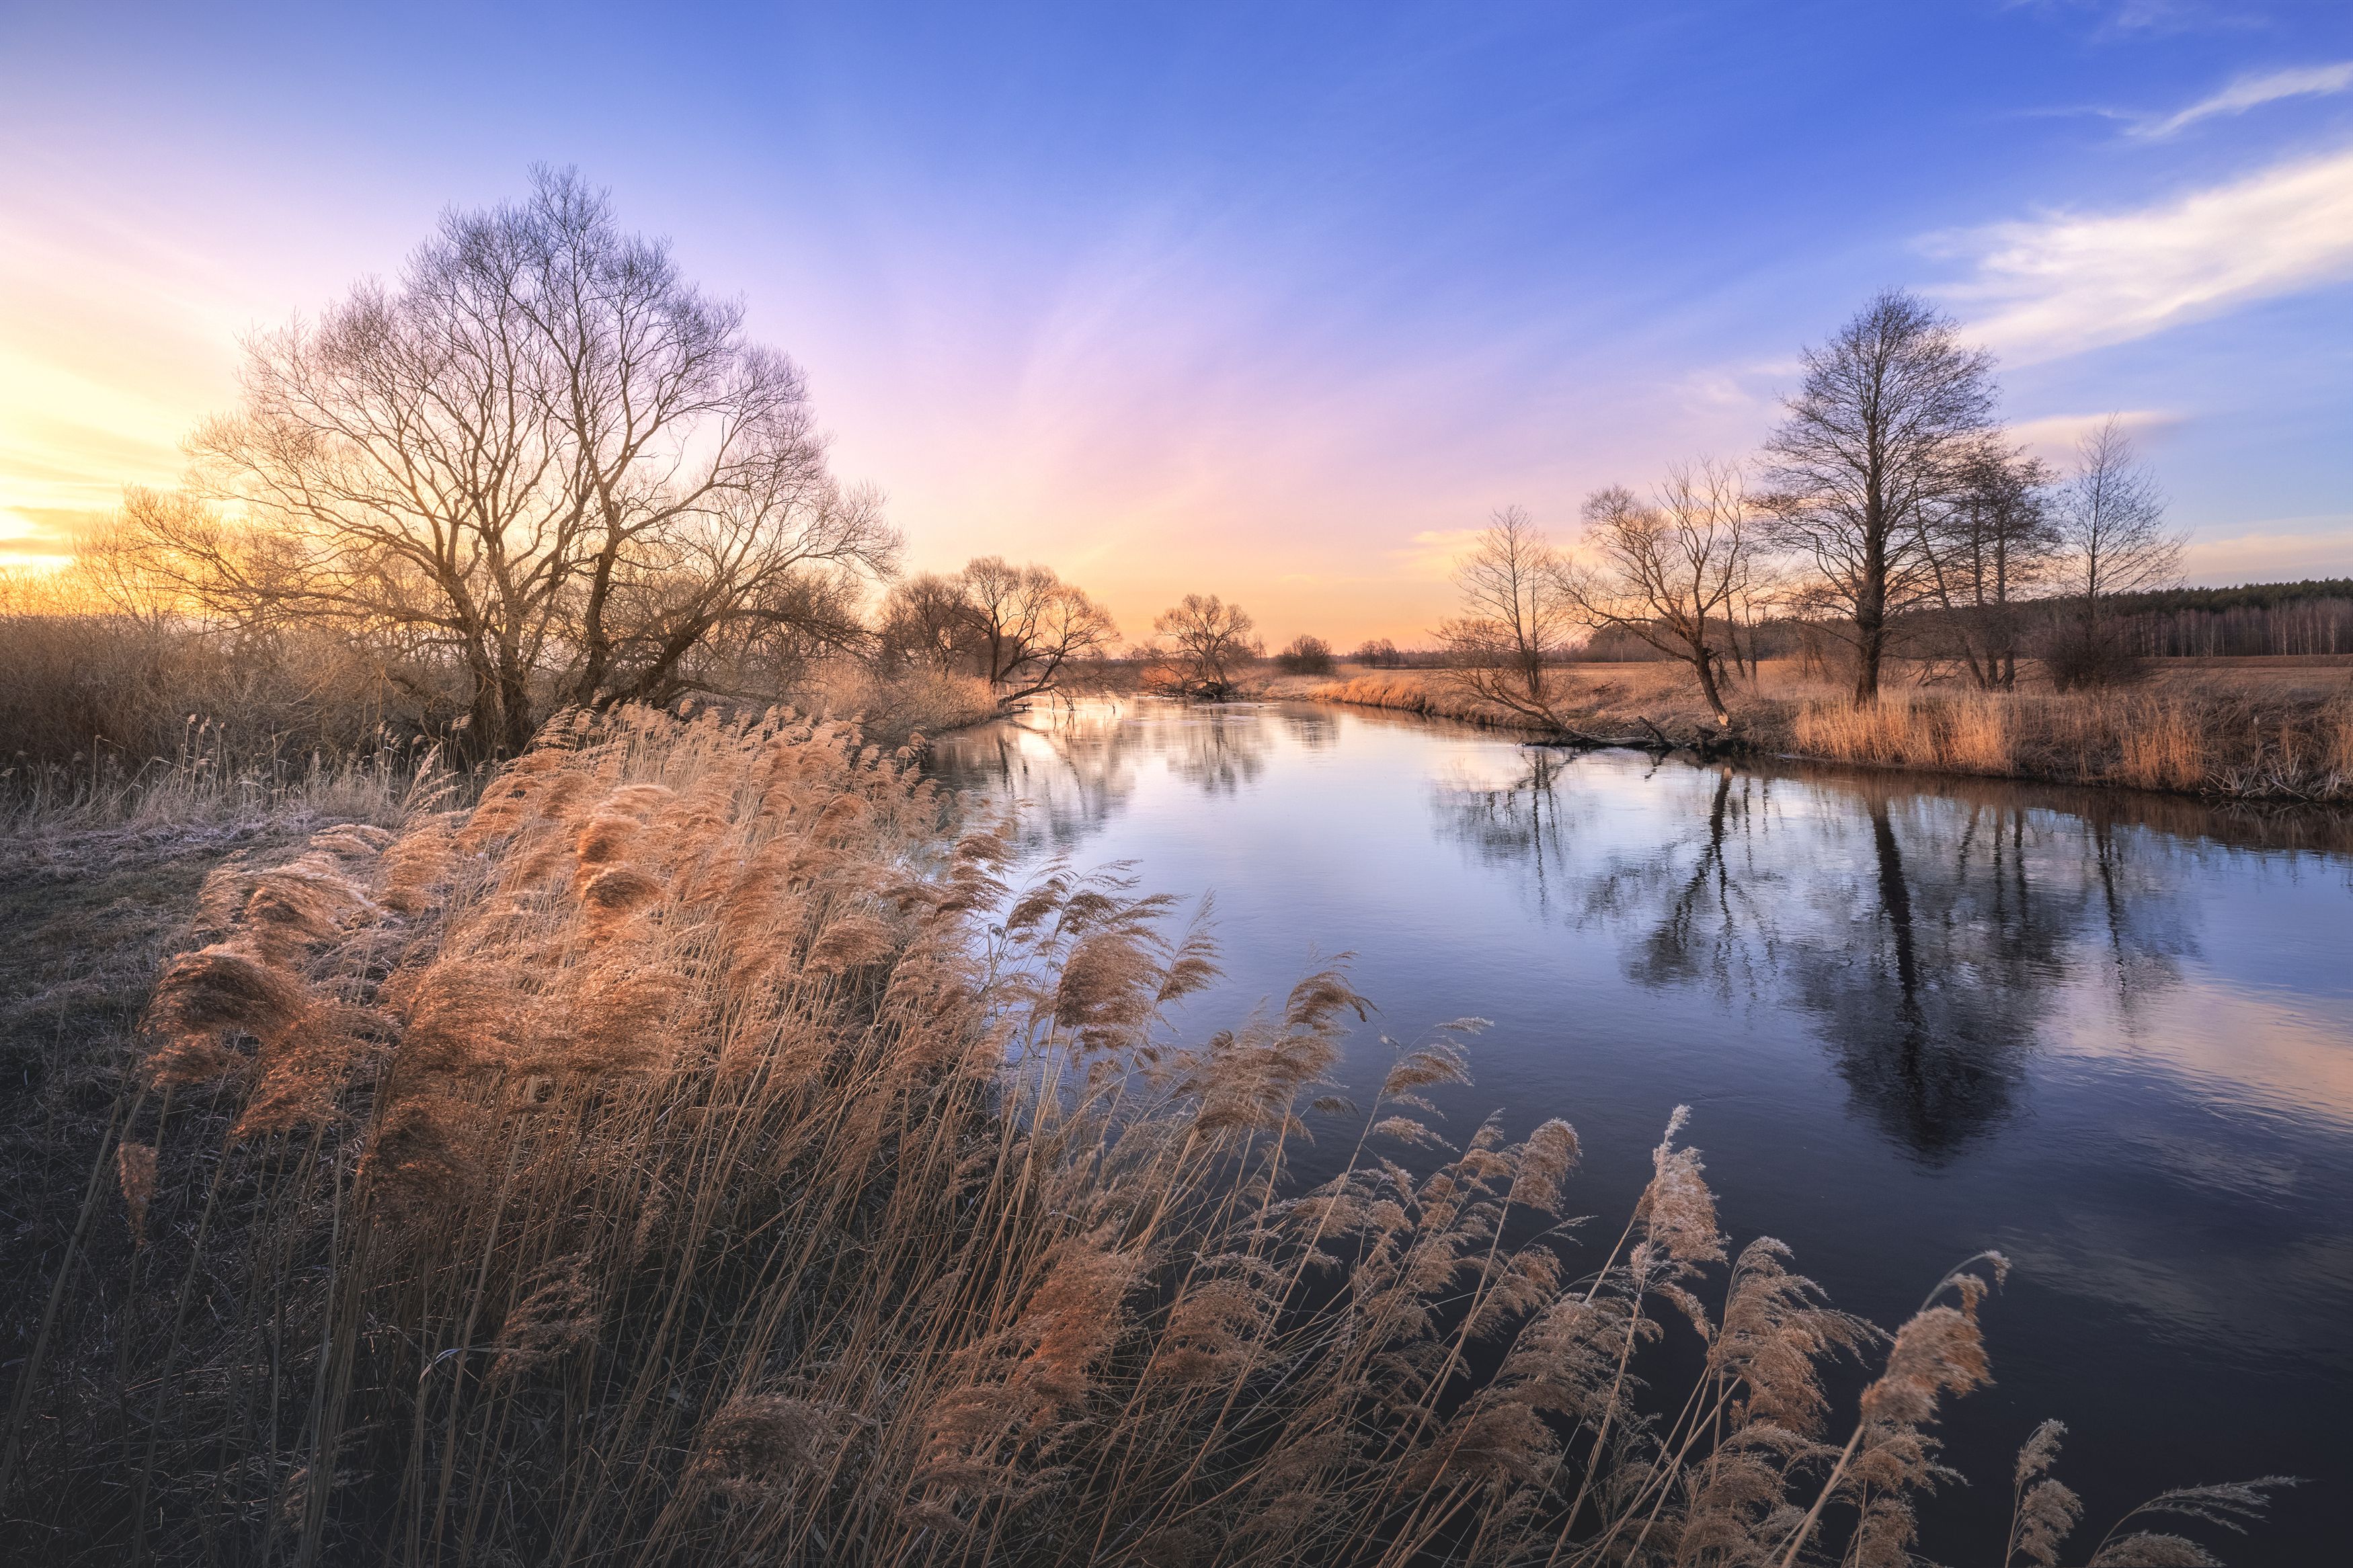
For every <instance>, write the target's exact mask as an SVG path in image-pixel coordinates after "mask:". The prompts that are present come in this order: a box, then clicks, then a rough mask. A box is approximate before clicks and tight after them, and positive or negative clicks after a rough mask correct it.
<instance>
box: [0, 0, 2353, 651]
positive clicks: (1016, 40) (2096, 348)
mask: <svg viewBox="0 0 2353 1568" xmlns="http://www.w3.org/2000/svg"><path fill="white" fill-rule="evenodd" d="M533 163H552V164H557V165H571V166H575V167H576V168H578V169H579V170H580V172H581V173H582V174H584V175H585V176H586V178H587V179H589V180H590V181H591V182H592V183H595V184H599V185H602V186H606V187H608V188H609V190H610V192H611V194H612V197H613V200H614V203H615V205H616V206H617V210H618V212H619V215H620V216H621V219H622V221H623V222H624V223H625V224H626V225H627V226H630V227H633V228H636V229H638V230H641V231H644V232H648V233H652V234H657V235H661V236H666V237H668V238H669V239H670V242H671V243H672V245H673V247H674V248H675V252H676V255H677V257H678V258H679V260H680V262H681V267H682V268H683V270H684V271H685V272H686V274H687V275H688V276H689V277H691V278H692V279H696V280H697V281H698V282H699V283H701V284H702V286H703V287H705V288H706V289H710V290H712V291H713V292H715V293H719V294H723V295H729V296H733V297H736V298H739V299H741V300H743V301H744V305H745V307H746V310H747V317H748V321H749V325H750V329H751V331H752V332H753V333H754V335H755V336H756V337H758V338H759V339H760V340H762V341H764V342H770V343H773V344H775V345H776V346H777V347H780V348H782V349H784V350H786V352H787V353H791V354H792V355H793V356H794V357H795V358H796V359H797V360H798V361H799V362H800V363H801V364H802V365H803V366H804V368H805V369H806V370H807V374H808V378H809V382H810V385H811V389H812V392H813V395H814V398H815V402H816V405H817V409H818V414H819V416H820V418H821V419H822V421H823V422H824V424H825V426H827V428H828V430H829V431H830V432H831V433H832V436H833V443H834V444H833V462H834V466H835V468H836V469H837V471H839V473H840V474H841V475H842V476H843V477H844V478H846V479H851V480H857V481H863V482H868V483H871V484H873V485H875V486H877V487H879V488H880V489H881V490H882V491H883V492H884V493H885V494H886V495H887V497H888V498H889V507H890V514H891V516H892V520H893V521H894V522H895V523H896V524H897V525H898V526H899V527H900V528H901V529H902V531H903V532H904V533H905V535H906V536H907V540H908V544H909V560H910V563H911V564H912V565H913V566H916V567H919V568H951V567H954V566H955V565H956V564H958V563H961V562H963V561H964V560H965V559H966V558H967V557H969V556H971V555H974V554H979V553H1001V554H1005V555H1008V556H1010V557H1012V558H1014V559H1016V560H1037V561H1041V562H1044V563H1048V564H1050V565H1052V566H1053V567H1055V568H1056V569H1057V570H1058V571H1060V572H1061V573H1062V574H1064V575H1065V576H1067V577H1069V578H1071V579H1072V580H1074V581H1076V582H1078V583H1080V584H1082V585H1083V586H1085V587H1087V588H1088V589H1089V590H1091V591H1092V592H1093V593H1095V594H1096V595H1098V596H1099V597H1100V598H1102V599H1103V601H1104V602H1105V603H1106V604H1107V605H1109V607H1110V608H1111V609H1112V611H1113V614H1114V615H1115V616H1116V617H1117V618H1118V620H1119V622H1120V625H1121V627H1122V629H1123V630H1124V632H1125V633H1127V634H1128V635H1129V636H1130V637H1142V636H1143V635H1145V633H1146V632H1147V631H1148V630H1149V623H1150V619H1151V617H1152V616H1153V614H1154V613H1155V611H1156V610H1158V609H1159V608H1161V607H1163V606H1164V605H1167V604H1169V603H1170V602H1172V601H1173V600H1174V599H1175V598H1176V596H1177V595H1180V594H1183V593H1186V592H1196V591H1198V592H1213V593H1218V594H1221V595H1225V596H1226V597H1228V598H1229V599H1233V600H1237V601H1239V602H1240V603H1241V604H1243V605H1245V606H1247V607H1248V608H1249V609H1250V611H1251V612H1252V613H1253V614H1254V615H1255V616H1257V619H1258V621H1259V623H1260V626H1261V629H1262V630H1263V631H1264V632H1266V633H1267V634H1268V635H1269V636H1270V637H1271V639H1273V640H1275V641H1278V642H1279V641H1281V640H1283V639H1287V638H1288V637H1291V636H1292V635H1293V634H1295V633H1299V632H1314V633H1316V634H1318V635H1321V636H1324V637H1329V638H1331V639H1332V640H1334V641H1335V642H1336V643H1339V644H1340V645H1341V646H1343V647H1348V646H1352V645H1353V644H1354V643H1355V642H1356V641H1357V640H1359V639H1361V638H1364V637H1374V636H1388V637H1396V638H1397V639H1398V640H1399V641H1401V642H1404V641H1414V640H1421V639H1423V638H1425V637H1426V636H1427V632H1428V628H1429V627H1430V626H1432V625H1433V624H1434V623H1435V622H1436V621H1437V620H1438V619H1440V617H1442V616H1444V615H1446V614H1447V613H1448V610H1449V607H1450V604H1451V590H1450V588H1449V586H1448V584H1447V582H1446V577H1447V572H1448V565H1449V562H1450V560H1451V557H1452V555H1453V553H1454V552H1456V551H1457V550H1459V549H1460V547H1461V543H1462V542H1463V541H1464V540H1465V539H1466V538H1467V537H1468V536H1469V535H1470V533H1471V532H1472V531H1475V530H1476V529H1477V528H1479V527H1480V526H1481V525H1482V523H1483V521H1485V520H1486V518H1487V517H1488V515H1489V514H1490V513H1491V512H1492V511H1493V510H1495V509H1496V508H1498V507H1502V506H1504V505H1507V504H1519V505H1524V506H1525V507H1526V508H1528V510H1530V511H1531V512H1532V513H1533V514H1534V515H1535V518H1536V520H1537V521H1538V522H1539V523H1541V524H1544V525H1546V526H1547V527H1548V528H1550V529H1551V530H1553V531H1555V532H1556V534H1558V535H1561V536H1564V537H1566V536H1567V535H1569V534H1571V533H1572V532H1573V531H1574V529H1575V526H1576V521H1577V505H1578V502H1579V500H1581V498H1582V497H1583V496H1585V495H1586V494H1588V492H1590V491H1591V490H1592V489H1596V488H1598V487H1599V486H1602V485H1606V484H1611V483H1625V484H1629V485H1632V486H1634V487H1636V488H1637V489H1641V488H1644V487H1646V486H1648V485H1650V484H1651V483H1653V482H1655V481H1656V480H1657V479H1659V478H1660V477H1661V475H1662V472H1663V470H1664V469H1665V468H1666V467H1667V466H1668V465H1670V464H1672V463H1675V462H1678V461H1683V460H1689V459H1694V458H1703V457H1706V458H1716V459H1719V460H1731V461H1738V460H1742V459H1745V458H1747V457H1748V455H1749V454H1750V453H1752V452H1753V451H1754V449H1755V448H1756V447H1757V444H1758V443H1759V442H1760V441H1761V440H1762V439H1763V438H1764V437H1765V436H1766V435H1767V433H1768V432H1769V431H1770V429H1771V428H1772V426H1773V424H1774V422H1775V419H1776V416H1777V410H1778V403H1777V400H1778V398H1779V397H1780V396H1781V395H1784V394H1786V393H1787V392H1788V390H1789V389H1790V388H1791V386H1792V385H1793V384H1794V382H1795V380H1796V376H1797V371H1798V365H1799V351H1800V349H1801V348H1802V346H1803V345H1805V344H1807V343H1810V342H1819V341H1820V340H1821V339H1822V338H1823V337H1824V336H1826V335H1827V334H1828V333H1829V332H1831V331H1833V330H1834V329H1835V328H1836V327H1837V326H1838V324H1839V323H1840V322H1841V321H1842V320H1844V319H1845V318H1846V317H1848V316H1849V315H1851V314H1852V312H1853V311H1854V310H1856V309H1857V308H1858V307H1859V306H1860V305H1861V304H1862V302H1863V301H1864V300H1867V299H1868V298H1869V297H1870V296H1871V295H1872V294H1873V293H1874V292H1875V291H1877V290H1879V289H1883V288H1887V287H1891V286H1894V287H1903V288H1909V289H1915V290H1917V291H1919V292H1920V293H1922V294H1923V295H1925V296H1926V297H1927V298H1929V299H1930V300H1932V301H1934V302H1935V303H1936V304H1937V305H1939V306H1940V307H1941V308H1943V309H1945V310H1947V311H1949V312H1950V313H1952V314H1953V315H1954V316H1955V317H1956V318H1957V320H1959V321H1961V322H1962V323H1963V325H1964V328H1965V330H1966V331H1968V334H1969V335H1970V336H1971V337H1973V338H1974V339H1975V340H1977V341H1978V342H1983V343H1984V344H1985V345H1987V346H1988V347H1989V348H1990V349H1992V350H1993V351H1994V352H1995V353H1996V354H1997V355H1998V356H1999V358H2000V365H2001V381H2002V385H2003V392H2004V408H2005V412H2006V415H2007V416H2008V417H2009V418H2010V420H2011V421H2012V422H2013V423H2014V424H2015V426H2017V427H2018V429H2019V430H2020V433H2021V437H2023V438H2025V439H2027V440H2029V441H2030V442H2031V443H2033V444H2034V445H2035V446H2036V447H2037V448H2038V449H2040V450H2042V451H2044V452H2045V453H2046V454H2048V455H2050V456H2052V457H2054V458H2064V457H2066V456H2067V454H2068V452H2069V450H2070V448H2071V446H2072V442H2073V438H2074V437H2075V436H2076V435H2077V434H2079V433H2080V432H2081V431H2082V430H2084V428H2085V427H2086V426H2088V425H2090V424H2091V423H2093V422H2094V421H2096V420H2098V419H2100V418H2103V417H2105V416H2108V415H2110V414H2112V413H2113V414H2119V415H2121V416H2123V417H2124V418H2125V420H2126V423H2127V425H2128V426H2129V427H2130V429H2131V430H2132V431H2133V433H2134V435H2135V437H2136V438H2137V441H2138V442H2139V444H2140V447H2141V448H2142V451H2143V454H2144V456H2146V457H2147V458H2148V460H2149V461H2150V463H2151V464H2152V465H2153V467H2154V468H2155V470H2156V473H2157V475H2158V479H2159V481H2160V482H2161V484H2162V486H2163V488H2164V489H2165V491H2166V493H2167V494H2168V497H2169V498H2170V500H2171V517H2172V519H2173V521H2176V522H2178V523H2179V524H2180V525H2181V526H2182V527H2183V528H2184V529H2185V530H2186V531H2188V534H2189V540H2190V547H2189V552H2188V556H2187V573H2188V576H2189V580H2190V581H2193V582H2199V583H2217V584H2220V583H2235V582H2244V581H2257V580H2274V579H2278V578H2295V577H2304V576H2324V575H2353V5H2346V4H2344V0H2328V3H2325V4H2302V3H2293V4H2277V5H2271V4H2248V5H2222V4H2205V3H2201V0H1899V3H1894V4H1890V3H1886V0H1848V3H1841V4H1808V3H1805V0H1776V3H1770V4H1725V3H1719V4H1710V5H1681V4H1672V3H1656V0H1654V3H1648V4H1644V5H1623V4H1583V3H1567V0H1562V3H1555V4H1550V5H1514V4H1508V3H1500V0H1499V3H1491V4H1482V5H1459V4H1456V5H1437V4H1430V5H1376V4H1369V3H1363V0H1359V3H1356V4H1345V5H1344V4H1335V5H1307V4H1271V3H1266V0H1260V3H1257V4H1240V5H1224V4H1218V3H1214V0H1191V3H1187V4H1172V5H1160V4H1146V3H1141V0H1137V3H1116V4H1114V3H1098V4H1089V5H1079V4H1071V5H973V4H960V5H931V6H923V5H892V4H855V5H853V4H848V3H841V4H824V5H692V4H670V5H662V6H652V5H642V4H641V5H630V6H607V5H598V4H594V3H591V0H574V3H572V4H568V5H544V6H536V5H483V4H474V5H451V6H435V5H421V4H420V5H402V6H398V7H389V6H369V5H317V4H311V5H299V6H296V5H290V6H284V7H274V8H273V7H267V6H255V5H235V4H217V5H206V6H188V5H156V6H136V5H111V4H106V3H103V0H87V3H82V4H69V3H65V0H57V3H53V4H46V5H26V4H20V3H17V0H0V563H10V562H14V563H20V564H21V563H40V562H44V561H53V560H55V559H57V558H58V557H59V556H60V555H61V554H62V553H63V552H66V551H67V550H68V549H69V537H70V534H71V531H72V530H73V528H74V527H75V526H77V525H78V523H79V522H80V521H83V520H85V519H87V518H90V517H91V516H94V515H99V514H102V513H103V512H104V511H106V510H108V509H109V508H111V507H112V506H113V505H115V504H116V503H117V502H118V501H119V500H120V497H121V489H122V487H123V486H124V485H126V484H142V485H169V484H171V483H173V482H174V480H176V479H178V478H179V476H180V474H181V472H182V469H183V468H184V462H185V460H184V458H183V457H182V454H181V452H180V448H179V443H180V441H181V440H182V439H183V437H185V435H186V434H187V432H188V431H189V429H190V428H191V427H192V426H194V425H195V423H196V422H197V421H198V420H199V419H201V418H202V417H204V416H206V415H207V414H210V413H214V412H217V411H222V410H226V409H227V408H230V407H232V406H233V405H234V403H235V400H236V397H237V380H236V376H237V363H238V357H239V353H240V350H239V347H238V343H239V339H240V336H241V335H242V334H246V333H249V332H252V331H256V330H259V329H265V328H268V327H270V326H274V325H277V324H280V323H282V322H284V321H287V320H289V319H290V318H291V317H293V316H295V315H296V314H298V313H301V314H315V313H317V312H318V311H319V310H321V309H322V307H324V306H326V305H328V304H329V303H331V302H332V301H333V300H336V299H338V298H339V297H340V296H342V295H343V293H344V292H345V291H346V290H348V289H350V288H351V287H352V286H353V284H354V283H355V282H357V281H359V280H360V279H364V278H368V277H371V276H375V277H390V276H394V275H396V273H397V272H398V269H399V267H400V264H401V261H402V259H403V258H404V257H405V256H406V254H407V253H408V252H409V251H410V250H412V249H413V248H414V247H416V246H417V244H418V243H419V242H420V241H421V240H423V239H424V238H425V237H426V236H427V234H428V233H429V232H430V230H431V228H432V226H433V225H434V224H435V222H436V220H437V218H438V216H439V215H440V214H441V213H442V212H443V211H444V210H445V209H447V208H448V207H450V206H452V205H457V206H480V205H489V204H491V203H494V202H498V201H501V200H504V199H507V198H511V197H512V196H515V195H518V194H520V193H521V192H522V189H523V187H524V184H525V181H526V178H527V171H528V170H529V168H530V167H531V165H533Z"/></svg>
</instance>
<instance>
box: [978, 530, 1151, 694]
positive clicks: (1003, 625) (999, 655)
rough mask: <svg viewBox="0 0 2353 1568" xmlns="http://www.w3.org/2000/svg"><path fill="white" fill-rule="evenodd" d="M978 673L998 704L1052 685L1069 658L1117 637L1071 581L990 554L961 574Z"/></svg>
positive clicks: (1093, 650) (1107, 620)
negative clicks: (1015, 564) (991, 688)
mask: <svg viewBox="0 0 2353 1568" xmlns="http://www.w3.org/2000/svg"><path fill="white" fill-rule="evenodd" d="M958 581H959V583H960V584H962V586H963V590H964V601H965V616H966V618H967V621H968V624H969V626H970V627H971V635H972V641H973V649H974V652H975V655H976V661H977V669H978V673H979V674H980V675H981V676H982V677H983V678H985V679H987V681H988V683H989V685H990V686H991V687H993V688H995V689H997V692H998V694H999V695H998V700H999V702H1003V703H1009V702H1015V701H1018V700H1021V699H1022V698H1025V697H1032V696H1035V695H1036V694H1037V693H1039V692H1040V691H1043V690H1045V689H1047V688H1049V687H1050V686H1052V685H1053V684H1054V682H1055V679H1056V678H1057V677H1059V676H1060V673H1061V671H1062V668H1063V667H1064V666H1065V665H1067V664H1068V663H1070V661H1071V660H1072V659H1075V658H1084V657H1086V656H1087V655H1088V654H1091V653H1100V652H1102V651H1103V650H1104V649H1106V648H1108V647H1110V646H1111V644H1112V642H1113V639H1114V638H1116V637H1118V636H1119V628H1118V627H1117V626H1114V625H1113V624H1112V618H1111V616H1109V615H1108V614H1107V613H1105V612H1104V611H1103V609H1102V608H1101V607H1100V606H1098V605H1096V604H1095V602H1094V601H1093V600H1092V599H1090V598H1088V597H1087V595H1086V594H1085V592H1084V591H1083V590H1082V589H1081V588H1079V587H1078V586H1077V585H1076V584H1070V583H1065V582H1063V581H1062V580H1061V579H1060V577H1057V576H1056V575H1055V574H1053V572H1052V571H1051V570H1050V569H1049V568H1047V567H1044V566H1038V565H1029V566H1014V565H1011V564H1009V563H1007V562H1006V561H1005V560H1004V559H1002V558H1001V557H998V556H995V555H985V556H982V557H980V558H979V559H978V560H976V561H973V562H971V563H967V564H966V565H965V569H964V571H963V572H962V573H961V574H959V576H958Z"/></svg>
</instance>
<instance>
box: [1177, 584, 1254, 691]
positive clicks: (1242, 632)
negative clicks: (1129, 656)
mask: <svg viewBox="0 0 2353 1568" xmlns="http://www.w3.org/2000/svg"><path fill="white" fill-rule="evenodd" d="M1152 630H1153V635H1154V636H1155V638H1158V639H1161V644H1162V646H1159V647H1155V648H1154V649H1153V650H1152V653H1153V657H1155V658H1156V659H1159V660H1162V661H1165V662H1166V665H1167V666H1168V667H1169V676H1168V679H1167V682H1166V683H1167V684H1169V685H1171V686H1173V687H1175V688H1176V689H1178V690H1181V691H1184V692H1187V693H1188V694H1190V695H1193V696H1197V697H1224V696H1228V695H1229V694H1230V693H1231V692H1232V691H1233V689H1234V684H1235V677H1236V675H1237V673H1238V672H1239V671H1240V668H1241V667H1242V666H1243V665H1246V664H1248V663H1249V662H1250V660H1252V659H1254V658H1258V657H1259V655H1260V654H1261V653H1262V652H1263V651H1265V650H1264V645H1262V644H1261V643H1260V641H1259V640H1258V637H1257V636H1256V635H1255V634H1256V632H1257V623H1256V622H1254V621H1252V620H1251V619H1250V612H1249V611H1247V610H1245V609H1243V608H1242V607H1241V606H1240V605H1229V604H1227V603H1226V602H1225V601H1224V600H1222V599H1220V598H1219V597H1218V596H1217V595H1215V594H1187V595H1185V597H1184V598H1183V599H1181V600H1179V601H1178V602H1177V603H1176V605H1175V606H1173V607H1172V608H1169V609H1166V610H1163V611H1161V612H1160V614H1159V615H1158V616H1155V618H1154V619H1153V622H1152Z"/></svg>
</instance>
